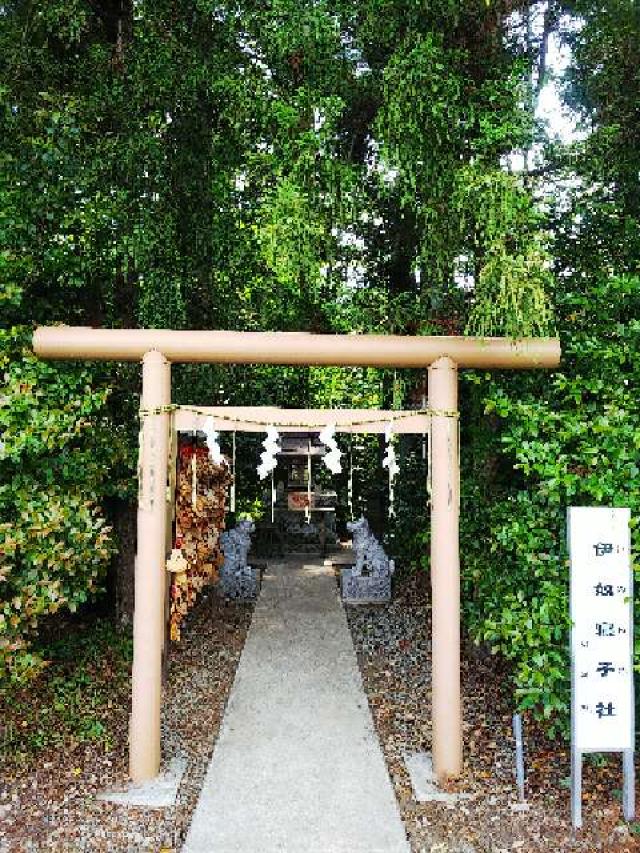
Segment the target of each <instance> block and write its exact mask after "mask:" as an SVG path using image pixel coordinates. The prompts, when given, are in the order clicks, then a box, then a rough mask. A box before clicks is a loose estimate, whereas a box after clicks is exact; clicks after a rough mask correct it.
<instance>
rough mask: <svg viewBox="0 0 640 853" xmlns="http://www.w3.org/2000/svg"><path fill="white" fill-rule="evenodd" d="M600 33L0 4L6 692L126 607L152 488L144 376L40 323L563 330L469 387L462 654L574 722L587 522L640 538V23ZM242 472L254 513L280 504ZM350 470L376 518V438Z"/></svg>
mask: <svg viewBox="0 0 640 853" xmlns="http://www.w3.org/2000/svg"><path fill="white" fill-rule="evenodd" d="M605 5H607V9H605V10H603V9H602V8H601V5H599V4H596V3H594V2H592V0H574V2H571V3H569V2H567V3H560V2H558V0H550V2H533V3H524V2H517V0H516V2H513V0H509V2H506V0H468V2H464V3H462V2H456V1H455V0H435V2H433V3H430V4H416V3H413V2H399V1H398V2H396V0H394V2H388V0H384V2H381V0H365V2H358V3H356V2H353V0H334V2H329V0H320V2H313V3H311V2H309V3H299V2H297V3H294V2H291V0H281V2H278V3H275V4H257V5H256V4H236V5H233V6H231V5H228V4H224V3H222V4H221V3H217V2H216V3H213V2H209V0H198V1H197V2H192V1H191V0H189V1H187V0H159V2H154V3H150V2H145V0H122V2H120V0H118V2H112V1H111V0H95V2H94V1H93V0H92V2H86V0H53V2H46V3H44V2H35V3H33V2H31V3H27V2H24V0H14V2H10V3H7V4H5V5H4V7H3V14H2V17H1V18H0V48H1V51H0V56H1V58H0V64H1V68H2V76H1V80H2V85H3V89H2V91H3V96H4V97H3V102H4V106H3V112H2V118H1V119H0V121H1V124H2V132H3V138H4V139H5V140H6V144H5V145H4V147H3V151H2V153H1V154H0V157H1V158H2V178H3V180H2V184H1V186H0V211H1V216H2V220H1V221H2V231H3V241H2V242H3V247H4V248H3V254H2V256H1V257H2V274H3V289H2V291H1V295H0V299H1V302H0V305H1V306H2V334H1V337H0V360H1V361H2V371H3V374H4V380H5V381H4V385H5V389H4V391H3V394H2V398H1V400H0V403H1V405H0V424H1V426H2V443H1V444H0V480H1V482H2V486H0V542H2V546H3V547H2V550H1V552H0V669H1V671H0V676H1V675H2V674H5V675H6V674H7V673H9V674H10V675H11V676H12V677H13V678H15V679H21V678H24V677H26V676H28V675H29V674H30V673H32V672H33V671H34V669H36V668H37V666H38V659H37V655H36V654H35V653H34V652H33V650H31V649H30V648H29V641H30V638H31V637H32V636H33V634H34V632H35V631H36V629H37V627H38V623H39V621H40V620H41V619H42V618H43V617H44V616H46V615H47V614H51V613H55V612H56V610H57V609H58V608H60V607H69V608H72V609H73V608H75V607H77V606H78V605H79V604H81V603H82V602H84V601H85V600H86V599H87V598H88V597H90V596H93V595H94V594H95V593H96V592H97V590H98V589H99V588H100V587H101V586H102V585H103V584H104V579H105V574H106V572H107V569H108V566H109V560H110V557H111V554H112V553H113V551H114V549H115V548H117V547H118V545H117V542H116V541H115V539H114V535H113V533H112V532H111V531H110V520H109V518H108V509H107V501H108V499H110V498H111V497H113V496H114V495H117V496H120V498H126V497H127V496H129V497H131V496H132V483H133V481H134V477H133V474H134V467H135V466H134V460H135V451H136V439H137V431H138V425H137V423H136V418H135V410H136V399H137V394H138V391H139V388H138V382H139V379H138V375H137V374H138V371H137V369H136V368H135V366H132V367H125V366H122V365H102V366H98V365H81V366H78V365H69V364H43V363H41V362H38V361H37V360H36V359H34V358H33V356H32V355H30V353H29V351H28V343H27V342H28V335H29V331H30V328H31V326H32V325H33V324H34V323H43V322H46V323H52V322H66V323H84V324H89V325H103V326H116V327H117V326H124V327H127V326H156V327H162V326H173V327H182V328H189V327H193V328H202V327H204V328H232V329H283V330H286V329H306V330H310V331H320V332H332V331H335V332H345V331H373V332H379V333H390V332H393V333H400V334H462V333H465V332H466V333H478V334H505V335H509V336H517V335H537V334H545V333H548V332H550V331H553V330H555V329H557V330H558V331H559V334H560V335H561V338H562V342H563V348H564V352H565V358H564V361H563V365H562V369H561V371H560V372H558V373H555V374H553V375H552V376H549V375H545V376H542V375H540V374H531V375H527V376H524V375H519V376H506V375H494V376H485V375H484V374H469V375H468V376H467V378H466V380H465V382H464V384H463V388H462V406H463V415H464V420H463V423H464V428H463V468H464V470H463V486H464V492H463V519H464V527H463V571H464V583H465V593H466V599H465V601H466V618H467V626H468V628H469V630H470V631H471V634H472V636H474V637H475V638H476V639H477V640H478V641H483V642H484V641H486V642H488V643H489V644H490V645H491V646H492V647H493V648H495V649H496V650H497V651H500V652H501V653H502V654H504V655H507V656H508V657H510V658H511V659H512V660H513V661H514V672H515V680H516V687H517V689H518V691H519V698H520V700H521V702H522V705H523V706H524V707H535V708H536V709H537V710H538V711H541V712H542V713H544V714H546V715H551V714H552V713H553V712H554V711H564V710H565V709H566V698H567V677H566V672H567V670H566V651H565V650H566V637H567V634H566V629H567V608H566V598H567V568H566V554H565V551H564V513H565V508H566V505H567V504H569V503H572V502H573V503H580V502H585V503H586V502H593V503H612V502H622V503H624V504H625V505H632V507H633V509H634V513H635V514H636V515H637V500H638V497H637V496H638V493H639V491H640V490H639V489H638V485H639V481H638V476H639V475H638V468H637V448H638V422H639V419H638V405H637V402H636V401H635V400H634V398H633V395H632V389H633V386H634V382H635V384H636V386H637V381H638V373H637V371H638V368H637V358H636V354H637V351H638V321H637V319H636V318H637V315H638V295H637V294H638V283H639V281H638V258H639V252H638V248H639V245H640V238H639V233H640V226H639V215H638V198H639V194H638V192H637V189H638V187H637V183H638V158H639V157H640V153H639V152H640V145H639V141H638V123H637V103H638V76H637V67H638V63H637V58H638V57H637V45H638V43H639V40H638V38H637V36H638V30H639V27H638V11H637V8H636V6H635V4H634V3H633V2H632V0H616V3H615V4H613V5H615V7H616V8H615V10H612V9H611V8H610V6H611V5H612V4H605ZM555 37H560V38H563V39H565V40H566V41H568V42H571V45H572V49H573V53H572V57H573V58H572V65H571V67H570V69H569V72H568V73H567V75H566V79H565V90H566V91H565V94H566V98H567V100H568V101H569V102H571V104H572V105H573V106H574V108H575V109H576V110H578V111H579V113H580V114H581V115H582V117H583V119H584V122H585V127H586V133H585V137H584V139H583V140H582V141H581V142H578V143H574V144H573V145H562V144H560V143H558V142H554V141H553V140H552V139H551V138H550V137H549V135H548V134H547V132H546V131H545V128H543V127H542V126H541V125H540V123H539V122H538V121H537V120H536V118H535V106H536V99H537V97H538V96H539V94H540V91H541V89H542V87H543V84H544V82H545V80H546V79H547V77H548V75H549V70H548V68H547V64H546V58H547V56H548V53H549V43H550V39H551V38H555ZM620 80H625V81H627V82H626V85H625V86H624V87H621V86H620V85H618V84H619V82H620ZM612 92H616V93H619V94H617V95H616V97H611V93H612ZM517 153H519V154H520V155H521V159H522V160H523V161H524V168H523V169H518V168H515V167H514V166H513V157H514V154H517ZM554 312H555V313H554ZM174 375H175V379H174V397H175V399H176V400H177V401H178V402H184V403H199V404H203V403H218V402H223V401H228V402H230V403H235V404H249V403H256V402H257V403H262V404H267V403H273V404H279V403H285V402H286V404H287V405H289V406H291V405H293V406H295V405H298V406H304V405H322V406H340V405H356V406H380V405H381V406H388V407H398V406H411V405H420V403H421V400H422V395H423V392H424V388H423V376H421V375H420V374H419V372H406V373H405V374H403V375H402V376H400V375H394V374H393V373H392V372H390V371H375V370H355V369H354V370H351V371H346V370H344V371H339V370H331V369H320V368H309V369H295V370H294V369H290V368H286V369H279V368H278V369H275V368H267V367H263V368H259V369H258V368H245V367H238V368H230V369H227V368H225V369H224V370H221V369H219V368H215V367H208V366H199V365H192V366H183V367H181V368H179V369H176V370H175V374H174ZM625 381H626V383H627V384H625ZM246 447H247V452H246V453H245V457H244V459H243V460H241V462H240V465H241V474H242V478H243V489H244V492H243V494H242V500H243V502H244V503H243V504H242V506H243V507H244V506H249V505H253V504H254V502H255V500H256V498H257V496H258V495H259V488H258V485H257V483H255V482H252V481H251V479H250V477H251V471H252V465H253V454H254V453H255V447H252V446H251V444H250V443H248V444H247V446H246ZM345 450H347V451H348V452H350V453H351V454H352V455H353V456H354V458H355V461H356V464H357V467H358V469H359V470H358V472H357V477H356V479H357V480H358V482H357V483H356V495H355V505H356V506H355V508H356V509H359V508H363V509H365V508H366V509H367V511H369V512H373V511H374V509H376V512H377V514H378V516H379V517H382V516H383V515H384V512H383V509H384V507H383V503H384V497H385V496H384V489H383V488H380V485H381V484H380V474H379V472H380V465H379V463H380V445H379V442H377V441H363V442H361V443H359V444H358V445H357V446H355V447H354V446H349V447H346V446H345ZM400 450H401V455H402V458H403V474H402V482H401V484H400V485H399V488H398V490H397V506H398V510H399V512H398V516H397V520H396V522H395V524H393V525H389V527H388V529H387V531H386V532H387V541H388V542H389V543H390V546H391V547H392V548H393V550H394V551H396V552H397V553H398V555H399V556H400V557H401V561H402V562H403V563H404V564H405V565H414V566H416V567H417V566H420V567H422V568H428V566H427V565H426V562H425V560H424V557H423V556H421V555H424V554H425V551H426V547H425V546H426V540H427V537H428V531H425V530H424V525H423V523H422V522H423V517H424V516H423V514H422V513H421V512H416V511H415V496H416V494H421V493H422V494H424V480H425V463H424V453H423V450H422V445H421V442H420V441H419V440H418V441H417V442H415V441H414V442H411V441H403V442H402V443H401V444H400ZM340 485H341V493H342V494H345V489H346V483H345V482H344V481H342V482H341V483H340ZM416 490H417V491H416ZM342 512H343V514H345V515H346V513H347V512H348V508H347V507H346V506H345V507H343V509H342Z"/></svg>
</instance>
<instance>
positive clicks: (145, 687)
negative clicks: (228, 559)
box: [129, 350, 170, 782]
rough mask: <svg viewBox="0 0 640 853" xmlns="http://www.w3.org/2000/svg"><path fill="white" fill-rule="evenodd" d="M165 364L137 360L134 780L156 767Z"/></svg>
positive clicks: (152, 358)
mask: <svg viewBox="0 0 640 853" xmlns="http://www.w3.org/2000/svg"><path fill="white" fill-rule="evenodd" d="M167 372H168V366H167V361H166V359H165V358H164V356H163V355H162V353H160V352H157V351H155V350H153V351H151V352H148V353H146V354H145V355H144V357H143V359H142V401H141V408H142V410H143V412H148V414H143V416H142V443H141V459H140V470H139V491H138V548H137V555H136V569H135V592H134V613H133V668H132V672H131V681H132V684H131V694H132V695H131V725H130V731H129V774H130V776H131V778H132V779H133V781H134V782H141V781H143V780H145V779H151V778H153V777H154V776H156V775H157V773H158V770H159V768H160V704H161V703H160V696H161V689H162V642H163V633H164V589H165V578H164V575H165V547H166V524H167V510H166V493H167V452H168V445H169V419H170V415H169V413H168V412H157V413H156V412H154V411H153V410H154V409H156V408H158V407H162V406H168V405H169V403H170V387H169V383H168V382H167Z"/></svg>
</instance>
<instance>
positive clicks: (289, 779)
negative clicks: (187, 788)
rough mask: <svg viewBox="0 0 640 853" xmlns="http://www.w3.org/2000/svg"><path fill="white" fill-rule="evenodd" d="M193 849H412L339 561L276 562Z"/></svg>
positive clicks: (218, 852)
mask: <svg viewBox="0 0 640 853" xmlns="http://www.w3.org/2000/svg"><path fill="white" fill-rule="evenodd" d="M183 850H184V851H188V853H205V851H206V853H232V851H233V853H256V851H260V853H272V851H273V853H275V851H279V853H365V852H366V853H408V851H409V845H408V843H407V841H406V836H405V831H404V828H403V825H402V821H401V819H400V813H399V810H398V806H397V803H396V800H395V797H394V793H393V788H392V786H391V782H390V779H389V776H388V773H387V768H386V765H385V762H384V758H383V755H382V751H381V749H380V745H379V743H378V739H377V736H376V734H375V730H374V727H373V722H372V719H371V714H370V711H369V706H368V704H367V699H366V696H365V694H364V691H363V688H362V682H361V679H360V673H359V670H358V666H357V662H356V657H355V652H354V649H353V644H352V641H351V634H350V633H349V629H348V627H347V622H346V618H345V614H344V610H343V608H342V605H341V603H340V600H339V598H338V590H337V586H336V583H335V579H334V576H333V571H332V569H331V568H330V567H326V566H324V565H322V564H321V562H313V558H306V559H304V560H303V559H301V558H300V559H297V560H293V559H289V560H286V561H282V562H279V563H270V564H269V568H268V569H267V571H266V572H265V576H264V579H263V586H262V592H261V595H260V598H259V600H258V603H257V605H256V609H255V612H254V616H253V621H252V623H251V628H250V630H249V635H248V637H247V642H246V645H245V648H244V651H243V653H242V657H241V659H240V664H239V667H238V670H237V673H236V679H235V682H234V685H233V688H232V691H231V695H230V698H229V703H228V705H227V709H226V712H225V716H224V720H223V723H222V729H221V732H220V737H219V739H218V743H217V745H216V748H215V752H214V754H213V758H212V760H211V764H210V766H209V769H208V771H207V775H206V778H205V781H204V785H203V788H202V791H201V794H200V798H199V800H198V804H197V806H196V810H195V812H194V816H193V821H192V824H191V829H190V831H189V834H188V837H187V840H186V843H185V846H184V848H183Z"/></svg>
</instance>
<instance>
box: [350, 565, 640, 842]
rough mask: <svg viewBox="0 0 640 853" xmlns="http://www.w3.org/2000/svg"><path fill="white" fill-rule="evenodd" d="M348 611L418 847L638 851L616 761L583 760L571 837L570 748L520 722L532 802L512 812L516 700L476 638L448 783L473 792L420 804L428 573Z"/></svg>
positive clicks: (468, 655)
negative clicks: (452, 780)
mask: <svg viewBox="0 0 640 853" xmlns="http://www.w3.org/2000/svg"><path fill="white" fill-rule="evenodd" d="M347 618H348V622H349V626H350V628H351V633H352V636H353V640H354V645H355V648H356V652H357V656H358V662H359V665H360V668H361V672H362V677H363V683H364V685H365V690H366V692H367V696H368V700H369V705H370V707H371V710H372V713H373V717H374V721H375V725H376V728H377V730H378V735H379V738H380V742H381V744H382V746H383V749H384V752H385V758H386V761H387V765H388V767H389V771H390V774H391V778H392V781H393V784H394V786H395V789H396V796H397V799H398V803H399V805H400V809H401V813H402V818H403V820H404V823H405V827H406V829H407V833H408V835H409V838H410V840H411V849H412V851H414V853H423V851H424V852H425V853H427V852H428V853H472V851H473V853H507V851H521V853H542V851H553V853H555V851H565V850H566V851H584V853H595V851H602V853H631V851H640V836H638V835H634V834H633V833H630V831H629V828H628V827H627V825H626V824H624V823H623V821H622V814H621V808H620V805H619V801H618V800H617V799H616V798H615V797H614V795H613V793H612V792H613V790H614V789H618V788H620V785H621V778H620V770H619V762H617V761H616V762H613V763H612V765H611V766H610V767H605V768H593V767H587V766H585V780H584V781H585V801H584V807H583V817H584V829H583V830H582V831H581V832H580V833H579V834H578V835H577V836H572V833H571V826H570V817H569V792H568V789H567V787H566V782H567V777H568V776H569V754H568V751H567V749H566V747H565V745H564V744H560V743H558V744H557V745H555V744H549V743H548V742H547V741H545V740H544V738H543V737H542V736H541V735H540V733H539V732H536V731H534V730H533V726H532V725H529V724H527V723H526V722H525V729H526V731H525V736H526V738H527V756H526V761H527V773H528V780H527V781H528V804H529V807H530V808H529V810H528V811H526V812H523V813H518V812H514V811H513V808H512V806H513V804H515V803H516V790H515V784H514V772H513V743H512V736H511V714H512V712H513V701H512V697H511V696H510V695H509V692H508V678H507V672H506V670H505V669H504V666H502V667H501V665H500V663H499V662H498V661H497V660H496V658H493V657H491V656H487V655H482V654H480V653H479V652H478V650H477V649H475V648H474V647H471V648H469V647H467V648H466V649H465V650H464V652H465V654H464V657H465V661H464V664H463V697H464V715H465V719H464V739H465V768H464V776H463V778H462V779H461V780H460V781H459V782H458V783H457V784H456V785H455V786H453V785H452V786H451V790H456V791H461V792H465V793H469V794H471V798H470V799H468V800H464V801H460V802H458V803H456V804H455V805H450V804H444V803H434V802H432V803H422V804H419V803H417V802H416V801H415V800H414V798H413V791H412V788H411V783H410V781H409V776H408V773H407V771H406V768H405V765H404V760H403V756H404V753H406V752H418V751H430V749H431V719H430V704H431V693H430V691H431V684H430V672H431V660H430V653H429V648H430V642H429V636H430V608H429V606H428V591H427V589H426V587H425V583H424V578H421V579H420V583H419V584H418V583H417V582H416V580H415V579H413V580H411V581H409V582H407V581H405V582H403V583H402V582H401V586H400V590H399V592H397V593H396V597H395V599H394V601H393V602H392V603H391V604H389V605H386V606H378V607H348V608H347ZM638 802H640V799H639V800H638ZM638 828H640V826H639V827H638Z"/></svg>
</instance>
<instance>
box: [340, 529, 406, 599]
mask: <svg viewBox="0 0 640 853" xmlns="http://www.w3.org/2000/svg"><path fill="white" fill-rule="evenodd" d="M347 529H348V530H349V532H350V533H351V535H352V537H353V550H354V552H355V557H356V562H355V565H354V566H353V567H352V568H348V569H343V570H342V578H341V580H342V585H341V587H342V598H343V599H344V600H345V601H350V602H354V603H355V602H371V601H389V599H390V598H391V576H392V575H393V572H394V569H395V566H394V563H393V560H390V559H389V558H388V557H387V555H386V553H385V551H384V548H383V547H382V545H381V544H380V543H379V542H378V540H377V539H376V537H375V536H374V535H373V533H372V532H371V529H370V527H369V523H368V521H367V519H366V518H359V519H358V520H357V521H352V522H349V523H348V524H347Z"/></svg>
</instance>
